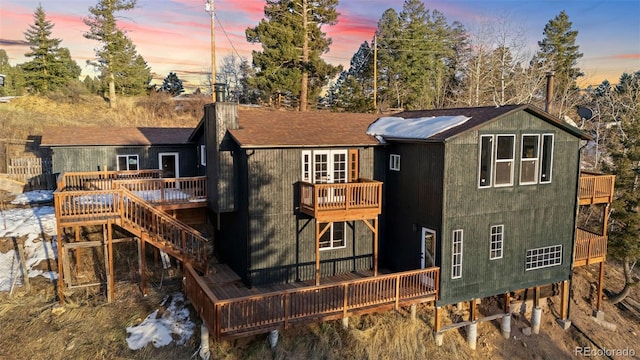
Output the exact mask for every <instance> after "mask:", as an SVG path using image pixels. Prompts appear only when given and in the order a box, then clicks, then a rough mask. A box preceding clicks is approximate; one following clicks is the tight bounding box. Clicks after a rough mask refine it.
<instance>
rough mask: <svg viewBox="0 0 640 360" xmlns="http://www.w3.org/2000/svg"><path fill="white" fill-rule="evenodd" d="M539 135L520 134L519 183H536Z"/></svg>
mask: <svg viewBox="0 0 640 360" xmlns="http://www.w3.org/2000/svg"><path fill="white" fill-rule="evenodd" d="M539 143H540V135H522V152H521V153H520V184H522V185H528V184H537V183H538V168H539V166H538V160H539V152H538V147H539Z"/></svg>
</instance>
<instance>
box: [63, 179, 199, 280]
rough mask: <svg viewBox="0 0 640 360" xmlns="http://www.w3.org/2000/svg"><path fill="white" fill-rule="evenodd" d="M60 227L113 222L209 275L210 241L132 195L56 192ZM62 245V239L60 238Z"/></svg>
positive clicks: (122, 191) (123, 192)
mask: <svg viewBox="0 0 640 360" xmlns="http://www.w3.org/2000/svg"><path fill="white" fill-rule="evenodd" d="M54 200H55V212H56V220H57V222H58V228H63V227H70V226H84V225H97V224H106V223H112V224H116V225H118V226H120V227H122V228H123V229H125V230H127V231H129V232H130V233H132V234H133V235H134V236H137V237H139V238H140V239H141V240H142V241H144V242H145V243H148V244H151V245H153V246H155V247H156V248H158V249H160V250H162V251H164V252H166V253H167V254H169V255H171V256H173V257H174V258H176V259H177V260H178V261H181V262H183V263H189V264H191V265H192V266H193V267H194V268H195V269H197V270H199V271H201V272H203V273H206V272H207V243H208V240H207V239H206V238H205V237H204V236H203V235H202V234H201V233H200V232H199V231H197V230H195V229H193V228H191V227H190V226H188V225H186V224H184V223H182V222H181V221H179V220H177V219H175V218H173V217H171V216H170V215H168V214H167V213H165V212H164V211H162V210H158V209H156V208H155V207H154V206H153V205H151V204H149V203H148V202H147V201H145V200H144V199H142V198H140V197H139V196H137V195H136V194H134V193H133V192H131V191H129V190H127V189H125V188H124V187H120V188H119V189H114V190H75V191H59V190H57V191H56V192H55V193H54ZM58 241H59V244H58V245H59V246H64V244H62V243H61V241H62V238H61V237H60V236H58Z"/></svg>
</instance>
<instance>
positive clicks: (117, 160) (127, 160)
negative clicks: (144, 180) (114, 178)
mask: <svg viewBox="0 0 640 360" xmlns="http://www.w3.org/2000/svg"><path fill="white" fill-rule="evenodd" d="M120 158H125V159H126V162H127V168H126V169H120ZM129 158H135V159H136V167H137V169H133V170H131V169H129ZM116 169H117V170H118V171H136V170H140V158H139V157H138V155H135V154H124V155H116Z"/></svg>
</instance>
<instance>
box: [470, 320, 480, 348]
mask: <svg viewBox="0 0 640 360" xmlns="http://www.w3.org/2000/svg"><path fill="white" fill-rule="evenodd" d="M477 343H478V323H476V322H475V321H473V322H472V323H471V324H469V325H467V344H469V347H470V348H471V350H475V349H476V345H477Z"/></svg>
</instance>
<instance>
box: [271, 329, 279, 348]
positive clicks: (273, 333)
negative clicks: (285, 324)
mask: <svg viewBox="0 0 640 360" xmlns="http://www.w3.org/2000/svg"><path fill="white" fill-rule="evenodd" d="M278 335H279V334H278V330H271V332H270V333H269V346H271V350H274V349H275V348H276V345H278Z"/></svg>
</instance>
